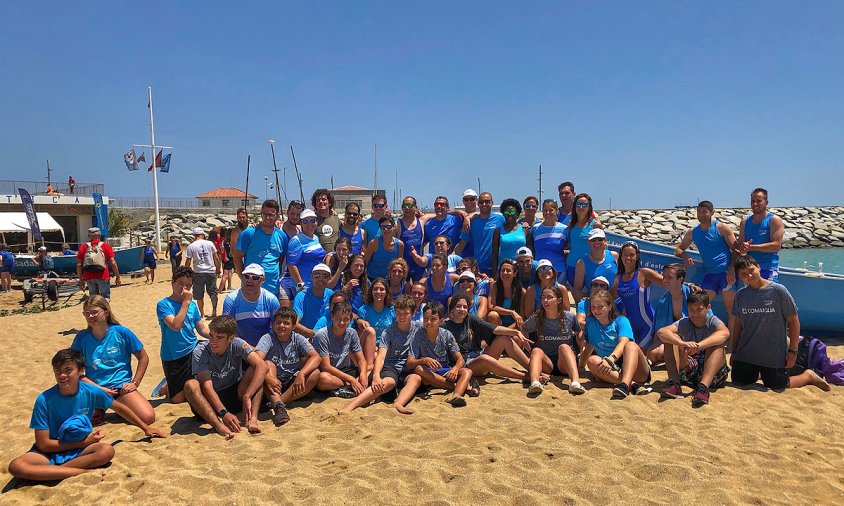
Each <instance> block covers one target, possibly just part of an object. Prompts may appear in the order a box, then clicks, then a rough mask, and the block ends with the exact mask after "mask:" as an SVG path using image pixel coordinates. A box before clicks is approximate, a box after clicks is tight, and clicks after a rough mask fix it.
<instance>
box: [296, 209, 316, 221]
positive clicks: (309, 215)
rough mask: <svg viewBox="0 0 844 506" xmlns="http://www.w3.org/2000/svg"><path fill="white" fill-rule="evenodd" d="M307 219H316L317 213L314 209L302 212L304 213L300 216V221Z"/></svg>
mask: <svg viewBox="0 0 844 506" xmlns="http://www.w3.org/2000/svg"><path fill="white" fill-rule="evenodd" d="M305 218H316V213H315V212H314V211H313V210H312V209H305V210H304V211H302V213H301V214H300V215H299V219H300V220H303V219H305Z"/></svg>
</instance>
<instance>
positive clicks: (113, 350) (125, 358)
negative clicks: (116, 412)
mask: <svg viewBox="0 0 844 506" xmlns="http://www.w3.org/2000/svg"><path fill="white" fill-rule="evenodd" d="M70 347H71V348H73V349H74V350H79V351H81V352H82V354H83V355H85V376H87V377H88V378H90V379H91V381H93V382H94V383H96V384H98V385H100V386H104V387H106V388H113V389H115V390H117V389H120V387H122V386H123V385H125V384H126V383H129V382H131V381H132V355H133V354H135V353H138V352H139V351H141V350H142V349H143V348H144V345H143V344H141V341H139V340H138V338H137V336H135V334H134V333H133V332H132V331H131V330H129V329H127V328H126V327H124V326H123V325H110V326H109V327H108V330H106V333H105V335H104V336H103V338H102V339H97V338H96V337H94V334H93V333H92V332H91V331H90V330H83V331H81V332H79V333H78V334H76V337H75V338H73V343H72V344H71V345H70Z"/></svg>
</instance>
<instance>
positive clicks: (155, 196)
mask: <svg viewBox="0 0 844 506" xmlns="http://www.w3.org/2000/svg"><path fill="white" fill-rule="evenodd" d="M147 95H148V96H149V143H150V144H151V145H152V197H153V200H155V250H156V251H161V216H159V213H158V171H157V170H156V169H157V167H156V166H155V126H154V123H153V121H152V86H147Z"/></svg>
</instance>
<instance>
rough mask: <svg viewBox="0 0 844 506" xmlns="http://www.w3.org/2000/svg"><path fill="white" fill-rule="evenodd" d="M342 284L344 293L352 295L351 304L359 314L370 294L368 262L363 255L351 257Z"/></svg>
mask: <svg viewBox="0 0 844 506" xmlns="http://www.w3.org/2000/svg"><path fill="white" fill-rule="evenodd" d="M341 282H342V286H343V291H345V292H348V293H349V294H350V297H349V303H350V304H351V305H352V309H353V310H354V312H355V314H357V312H358V310H359V309H360V308H361V307H362V306H363V304H364V298H365V294H366V293H367V292H369V278H368V277H366V262H365V261H364V259H363V255H361V254H357V255H352V256H351V257H349V268H348V269H347V270H345V271H343V276H342V279H341Z"/></svg>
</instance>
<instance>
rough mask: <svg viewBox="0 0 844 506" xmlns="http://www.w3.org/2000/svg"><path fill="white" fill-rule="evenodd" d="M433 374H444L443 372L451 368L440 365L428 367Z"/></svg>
mask: <svg viewBox="0 0 844 506" xmlns="http://www.w3.org/2000/svg"><path fill="white" fill-rule="evenodd" d="M428 370H429V371H431V372H432V373H434V374H439V375H440V376H445V373H447V372H448V371H450V370H451V367H440V368H439V369H430V368H429V369H428Z"/></svg>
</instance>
